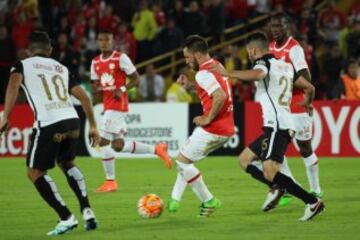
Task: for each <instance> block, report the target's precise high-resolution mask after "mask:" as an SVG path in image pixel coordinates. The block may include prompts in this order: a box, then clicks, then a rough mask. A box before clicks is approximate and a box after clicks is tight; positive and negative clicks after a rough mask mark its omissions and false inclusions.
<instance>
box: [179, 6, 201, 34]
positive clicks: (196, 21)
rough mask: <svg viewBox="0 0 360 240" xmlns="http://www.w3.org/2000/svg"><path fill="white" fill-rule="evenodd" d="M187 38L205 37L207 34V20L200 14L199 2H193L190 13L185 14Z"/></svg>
mask: <svg viewBox="0 0 360 240" xmlns="http://www.w3.org/2000/svg"><path fill="white" fill-rule="evenodd" d="M184 32H185V36H188V35H191V34H199V35H204V33H205V18H204V15H203V14H202V13H201V12H200V8H199V4H198V2H197V1H191V2H190V5H189V12H187V13H186V14H185V19H184Z"/></svg>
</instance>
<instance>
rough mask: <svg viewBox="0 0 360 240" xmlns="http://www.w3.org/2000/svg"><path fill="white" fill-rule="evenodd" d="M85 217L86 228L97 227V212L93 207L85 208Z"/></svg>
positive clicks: (88, 229) (93, 228) (92, 228)
mask: <svg viewBox="0 0 360 240" xmlns="http://www.w3.org/2000/svg"><path fill="white" fill-rule="evenodd" d="M83 218H84V221H85V230H87V231H90V230H95V229H96V228H97V222H96V218H95V214H94V212H93V210H91V208H84V210H83Z"/></svg>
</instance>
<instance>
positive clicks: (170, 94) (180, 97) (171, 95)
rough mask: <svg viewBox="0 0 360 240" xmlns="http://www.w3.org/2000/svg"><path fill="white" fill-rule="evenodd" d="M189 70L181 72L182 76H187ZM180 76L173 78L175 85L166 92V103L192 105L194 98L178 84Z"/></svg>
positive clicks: (185, 69)
mask: <svg viewBox="0 0 360 240" xmlns="http://www.w3.org/2000/svg"><path fill="white" fill-rule="evenodd" d="M186 72H187V68H183V69H181V70H180V74H186ZM180 74H176V75H175V76H173V83H172V84H171V86H170V88H169V89H168V90H167V92H166V101H167V102H186V103H191V102H192V101H193V98H192V96H191V95H190V94H189V93H188V92H187V91H186V89H185V88H184V87H183V86H181V85H180V84H178V83H177V82H176V81H177V78H178V76H179V75H180Z"/></svg>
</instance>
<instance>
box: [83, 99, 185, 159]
mask: <svg viewBox="0 0 360 240" xmlns="http://www.w3.org/2000/svg"><path fill="white" fill-rule="evenodd" d="M129 109H130V111H129V112H128V114H127V116H126V118H125V122H126V125H127V134H126V139H127V140H136V141H141V142H144V143H148V144H152V145H155V144H157V143H159V142H164V143H167V144H168V150H169V154H170V155H171V156H176V155H177V154H178V152H179V150H180V147H181V146H182V145H183V144H184V143H185V141H186V139H187V137H188V118H189V105H188V104H182V103H171V104H170V103H156V104H154V103H133V104H130V105H129ZM102 112H103V106H102V104H99V105H96V106H95V107H94V113H95V117H96V120H97V123H98V124H99V126H100V123H101V116H102ZM88 128H89V125H88V122H87V121H86V123H85V130H84V132H85V133H86V132H87V131H88ZM84 141H85V143H86V148H87V150H88V152H89V153H90V155H91V156H93V157H101V154H100V152H99V151H98V149H95V148H92V147H90V145H89V140H88V138H87V137H86V136H84ZM153 156H154V155H137V154H124V153H118V154H117V157H153Z"/></svg>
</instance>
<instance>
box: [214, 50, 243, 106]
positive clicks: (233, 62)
mask: <svg viewBox="0 0 360 240" xmlns="http://www.w3.org/2000/svg"><path fill="white" fill-rule="evenodd" d="M237 50H238V49H237V47H236V46H234V45H229V46H227V47H226V48H225V49H224V52H223V55H222V56H220V58H219V61H220V62H221V63H222V64H223V65H224V67H225V69H226V70H228V71H233V70H239V69H242V63H241V59H240V58H239V57H238V56H237ZM229 81H230V83H231V86H232V89H233V93H234V99H235V100H239V99H240V98H241V95H240V91H241V86H240V85H241V83H240V81H238V80H237V79H229Z"/></svg>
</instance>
